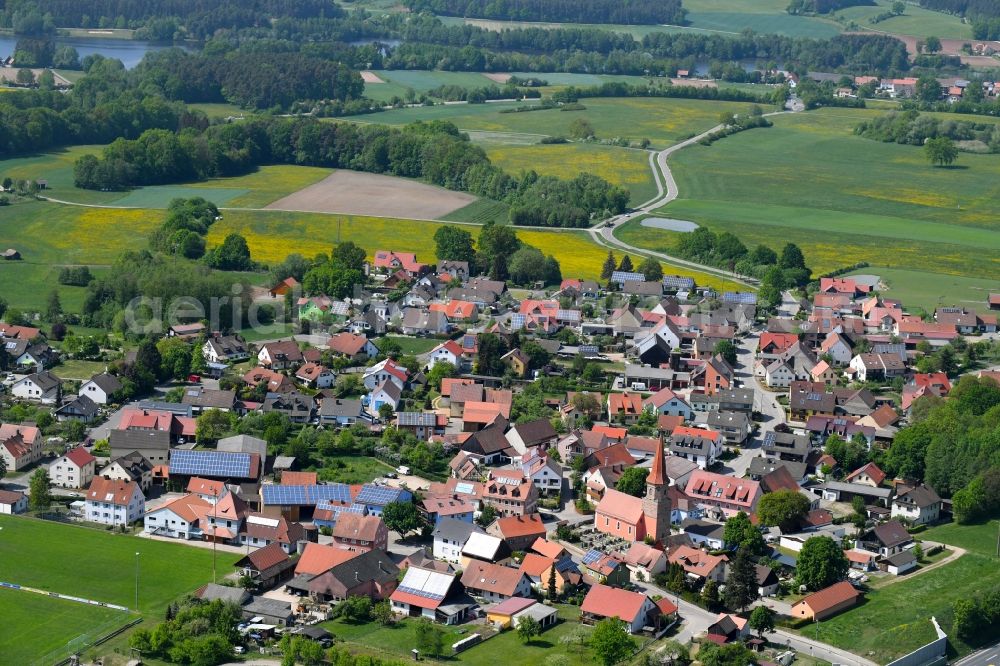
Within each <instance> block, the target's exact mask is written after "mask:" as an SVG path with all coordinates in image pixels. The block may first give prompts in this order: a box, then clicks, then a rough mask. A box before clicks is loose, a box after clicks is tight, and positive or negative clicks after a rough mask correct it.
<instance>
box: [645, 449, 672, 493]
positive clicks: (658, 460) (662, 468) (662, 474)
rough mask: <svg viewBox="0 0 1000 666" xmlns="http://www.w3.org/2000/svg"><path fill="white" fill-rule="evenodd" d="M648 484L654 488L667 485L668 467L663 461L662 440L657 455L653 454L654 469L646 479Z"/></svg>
mask: <svg viewBox="0 0 1000 666" xmlns="http://www.w3.org/2000/svg"><path fill="white" fill-rule="evenodd" d="M646 483H647V484H648V485H653V486H665V485H667V466H666V463H665V462H664V460H663V440H662V439H660V443H659V445H658V446H657V447H656V453H655V454H653V467H652V469H650V470H649V476H647V477H646Z"/></svg>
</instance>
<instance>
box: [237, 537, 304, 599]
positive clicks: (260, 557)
mask: <svg viewBox="0 0 1000 666" xmlns="http://www.w3.org/2000/svg"><path fill="white" fill-rule="evenodd" d="M236 566H237V567H239V568H240V569H241V570H242V572H243V576H245V577H247V578H249V579H250V580H251V581H253V583H254V584H255V585H256V586H257V587H258V588H261V589H267V588H270V587H273V586H274V585H275V584H276V583H280V582H282V581H284V580H287V579H289V578H291V577H292V574H293V573H294V571H295V560H293V559H291V558H290V557H289V556H288V553H286V552H285V551H284V550H282V548H281V545H280V544H277V543H272V544H271V545H270V546H264V547H263V548H258V549H257V550H255V551H253V552H250V553H247V554H246V556H245V557H244V558H243V559H241V560H240V561H238V562H237V563H236Z"/></svg>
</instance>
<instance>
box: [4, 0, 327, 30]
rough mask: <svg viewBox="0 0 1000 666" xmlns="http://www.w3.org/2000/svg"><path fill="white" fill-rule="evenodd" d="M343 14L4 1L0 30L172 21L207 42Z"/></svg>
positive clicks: (205, 5)
mask: <svg viewBox="0 0 1000 666" xmlns="http://www.w3.org/2000/svg"><path fill="white" fill-rule="evenodd" d="M343 14H344V11H343V10H342V9H340V8H339V7H338V6H337V5H336V4H335V3H332V2H326V1H324V0H90V1H88V2H85V3H81V2H74V1H73V0H37V1H35V2H31V1H29V2H7V3H6V4H5V7H4V9H3V10H2V11H0V27H3V28H12V29H13V30H14V31H15V32H17V33H19V34H38V33H40V32H43V31H45V30H46V29H49V30H51V29H54V27H63V28H139V27H141V26H144V25H146V24H148V23H150V22H151V21H153V20H155V19H174V20H175V21H176V22H177V23H178V25H179V26H180V27H182V28H183V30H184V33H185V35H186V36H187V37H191V38H195V39H205V38H207V37H211V36H212V35H213V34H214V33H215V32H216V31H218V30H234V29H239V28H247V27H252V26H266V25H268V24H269V23H270V21H271V18H272V17H275V16H285V17H293V18H309V17H316V16H327V17H338V16H342V15H343Z"/></svg>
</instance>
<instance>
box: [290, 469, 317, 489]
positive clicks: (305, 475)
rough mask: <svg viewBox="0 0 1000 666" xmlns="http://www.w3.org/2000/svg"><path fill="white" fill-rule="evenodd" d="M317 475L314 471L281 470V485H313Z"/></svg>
mask: <svg viewBox="0 0 1000 666" xmlns="http://www.w3.org/2000/svg"><path fill="white" fill-rule="evenodd" d="M317 479H318V475H317V474H316V472H290V471H289V472H282V473H281V485H283V486H315V485H316V483H317Z"/></svg>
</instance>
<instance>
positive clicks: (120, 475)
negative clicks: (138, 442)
mask: <svg viewBox="0 0 1000 666" xmlns="http://www.w3.org/2000/svg"><path fill="white" fill-rule="evenodd" d="M98 474H99V476H101V477H102V478H105V479H108V480H109V481H134V482H135V483H137V484H138V485H139V489H140V490H142V492H143V493H146V492H148V491H149V489H150V488H151V487H152V485H153V463H151V462H149V460H147V459H146V458H145V456H143V455H142V454H141V453H139V452H138V451H133V452H131V453H129V454H126V455H123V456H119V457H117V458H114V459H113V460H112V461H111V462H109V463H108V464H107V465H105V466H104V468H103V469H101V471H100V472H99V473H98Z"/></svg>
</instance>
